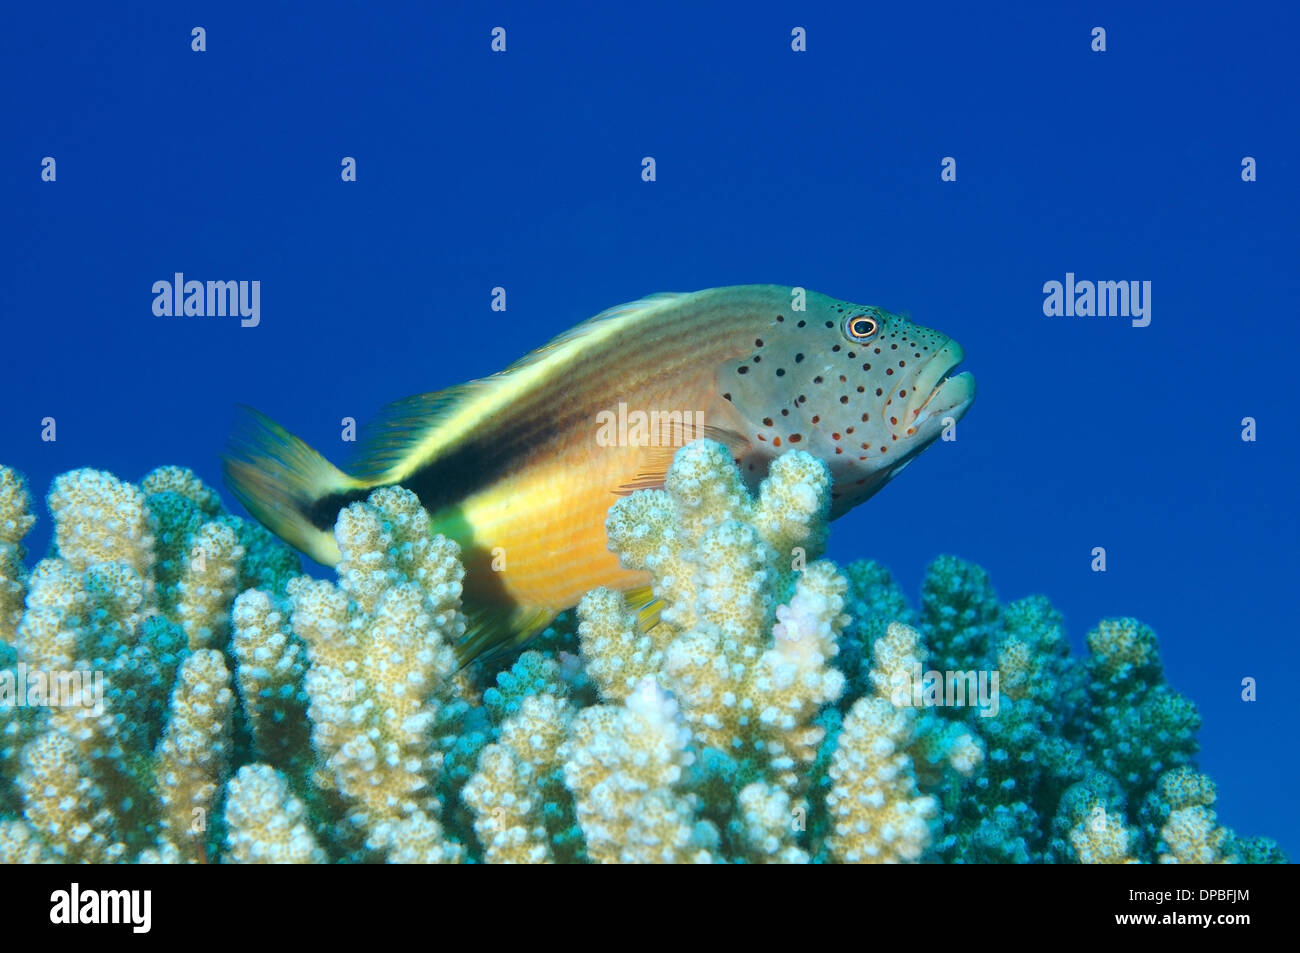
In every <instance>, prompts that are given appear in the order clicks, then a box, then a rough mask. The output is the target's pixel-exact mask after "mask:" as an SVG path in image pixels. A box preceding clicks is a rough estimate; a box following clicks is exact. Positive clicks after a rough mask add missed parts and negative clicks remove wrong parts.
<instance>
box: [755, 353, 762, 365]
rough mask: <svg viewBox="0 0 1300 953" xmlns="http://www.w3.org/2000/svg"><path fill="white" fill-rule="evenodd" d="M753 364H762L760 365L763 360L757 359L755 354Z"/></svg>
mask: <svg viewBox="0 0 1300 953" xmlns="http://www.w3.org/2000/svg"><path fill="white" fill-rule="evenodd" d="M754 363H755V364H762V363H763V359H762V358H761V357H759V356H758V355H757V354H755V355H754Z"/></svg>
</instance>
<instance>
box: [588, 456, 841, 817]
mask: <svg viewBox="0 0 1300 953" xmlns="http://www.w3.org/2000/svg"><path fill="white" fill-rule="evenodd" d="M829 494H830V478H829V474H828V473H827V471H826V468H825V467H824V466H823V465H822V464H821V463H820V462H819V461H817V460H816V459H815V458H813V457H810V456H808V455H807V454H803V453H793V454H787V455H786V456H783V457H780V458H778V459H777V460H776V461H775V462H774V463H773V465H772V468H771V471H770V473H769V475H768V478H767V479H766V480H764V481H763V484H762V486H761V488H760V490H759V495H758V498H757V499H756V500H755V499H752V498H751V497H750V496H749V494H748V493H747V492H746V490H745V488H744V486H743V484H742V483H741V480H740V476H739V474H738V472H737V471H736V469H735V467H734V466H733V465H732V462H731V458H730V456H729V455H728V453H727V452H726V450H725V449H724V448H723V447H722V446H721V445H719V444H716V443H713V442H711V441H697V442H696V443H693V444H690V445H688V446H687V447H684V448H683V449H682V450H680V451H679V452H678V454H677V457H676V460H675V461H674V463H673V465H672V467H671V468H670V469H669V471H668V474H667V477H666V481H665V485H664V490H663V491H642V492H639V493H634V494H632V495H631V496H628V497H625V498H624V499H622V500H620V501H619V502H617V503H616V504H615V505H614V506H613V507H611V508H610V513H609V518H608V520H607V521H606V529H607V530H608V532H609V539H610V548H611V549H612V550H613V551H615V552H616V553H618V554H619V557H620V559H621V560H622V562H623V565H624V566H626V567H627V568H629V569H638V570H646V571H648V572H649V573H650V575H651V577H652V579H653V590H654V593H655V596H656V597H657V599H658V600H659V601H660V603H661V608H660V616H661V618H660V620H659V623H658V624H657V625H650V626H646V625H645V624H644V620H640V619H635V618H633V617H632V616H631V614H629V613H627V612H626V611H625V610H624V609H623V608H622V606H621V604H620V602H619V600H618V599H617V598H616V597H614V596H612V595H611V594H609V593H601V592H599V591H598V592H595V593H592V594H590V595H589V596H588V597H587V598H586V599H584V600H583V603H582V604H581V605H580V606H579V610H578V617H579V620H580V624H579V635H580V637H581V640H582V654H583V658H584V660H585V661H586V663H587V668H588V671H589V672H590V673H591V675H592V677H593V679H594V680H595V681H596V683H597V686H598V687H599V688H600V689H601V691H602V694H603V695H604V697H605V698H607V699H609V700H618V699H621V698H623V697H625V696H626V694H627V692H628V691H629V689H630V686H631V685H632V684H634V683H635V682H636V681H637V680H638V679H641V678H644V677H646V676H651V675H652V676H654V677H655V678H657V679H658V680H659V682H660V684H661V685H662V686H663V687H664V688H665V689H666V690H668V691H669V692H671V693H672V694H673V695H674V696H675V697H676V699H677V701H678V704H679V705H680V707H681V712H682V716H683V718H684V720H685V722H686V724H687V726H688V727H689V728H690V730H691V732H692V735H693V737H694V738H695V740H696V742H697V743H698V744H699V745H701V746H704V747H713V748H718V749H720V750H723V751H726V752H727V753H728V754H729V755H730V756H732V757H734V758H739V759H742V760H746V759H747V760H752V761H754V762H755V763H757V764H760V765H762V767H763V769H764V770H765V771H766V773H767V774H768V775H769V776H770V778H771V780H772V781H774V782H775V783H777V784H779V785H781V786H782V787H784V788H786V789H787V790H788V791H789V792H790V793H791V795H792V796H794V797H796V798H798V797H800V796H801V792H800V790H799V789H800V787H801V786H802V778H801V774H800V769H801V768H803V767H806V766H807V765H808V764H810V763H811V762H812V760H813V758H814V757H815V755H816V751H817V746H818V745H819V744H820V743H821V741H822V738H823V732H822V729H821V728H820V727H819V726H818V725H817V724H816V721H815V719H816V715H817V713H818V711H819V709H820V708H821V706H823V705H825V704H826V703H828V702H833V701H835V700H837V699H838V698H839V697H840V695H841V694H842V693H843V691H844V684H845V678H844V675H843V673H842V672H840V671H839V670H838V669H837V668H835V667H834V666H833V665H832V664H831V660H832V659H833V658H834V656H835V654H836V653H837V651H838V645H837V642H838V638H839V633H840V631H841V630H842V629H843V627H844V625H845V623H846V622H847V621H848V617H847V616H845V615H843V613H842V611H841V610H842V608H843V605H844V591H845V586H846V584H845V581H844V579H843V577H842V576H840V574H839V573H838V572H837V571H836V569H835V567H834V566H833V565H832V564H831V563H828V562H809V560H810V559H811V558H813V557H815V556H817V555H819V554H820V552H821V549H822V546H823V545H824V543H825V520H826V514H827V512H828V511H829V507H830V495H829Z"/></svg>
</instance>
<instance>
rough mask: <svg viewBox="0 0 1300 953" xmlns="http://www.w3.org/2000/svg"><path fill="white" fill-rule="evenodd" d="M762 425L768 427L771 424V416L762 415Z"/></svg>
mask: <svg viewBox="0 0 1300 953" xmlns="http://www.w3.org/2000/svg"><path fill="white" fill-rule="evenodd" d="M763 426H764V427H770V426H772V418H771V417H764V418H763Z"/></svg>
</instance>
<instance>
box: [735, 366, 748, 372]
mask: <svg viewBox="0 0 1300 953" xmlns="http://www.w3.org/2000/svg"><path fill="white" fill-rule="evenodd" d="M736 373H737V374H748V373H749V368H748V367H746V366H745V365H744V364H741V365H740V366H739V367H738V368H736Z"/></svg>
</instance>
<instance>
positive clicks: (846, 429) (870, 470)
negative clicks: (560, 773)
mask: <svg viewBox="0 0 1300 953" xmlns="http://www.w3.org/2000/svg"><path fill="white" fill-rule="evenodd" d="M787 301H788V299H787ZM806 304H807V308H806V310H805V311H802V312H801V311H793V312H792V311H789V310H782V311H780V312H779V313H777V314H774V315H771V316H770V318H767V319H766V320H763V321H761V322H758V323H757V325H756V326H757V328H758V330H757V333H756V334H755V336H754V340H753V341H752V342H746V343H747V345H748V344H752V348H747V351H748V353H747V354H746V355H745V356H743V357H741V358H739V359H736V360H732V361H729V362H727V363H726V364H725V365H724V366H723V367H721V368H720V369H719V373H718V386H719V392H720V394H721V395H722V396H723V397H724V398H725V399H726V400H727V401H728V403H729V404H730V406H731V407H732V408H734V412H735V415H736V416H737V417H738V419H739V424H733V426H737V427H738V428H739V429H741V430H743V432H744V436H745V437H746V438H747V439H748V441H749V445H750V447H751V448H752V451H751V453H750V454H749V455H748V458H747V459H744V460H742V461H741V469H742V471H744V472H745V474H746V476H747V478H748V479H749V480H750V482H751V484H752V483H754V482H756V480H757V479H761V477H762V475H763V474H765V473H766V470H767V465H768V464H770V462H771V460H772V459H774V458H775V457H776V456H779V455H780V454H782V453H786V452H789V451H791V450H804V451H806V452H808V453H811V454H813V455H814V456H816V457H818V458H820V459H821V460H822V461H823V462H824V463H826V465H827V467H828V468H829V469H830V472H831V477H832V479H833V482H834V485H833V489H832V504H831V515H832V517H836V516H840V515H843V514H844V513H846V512H848V511H849V510H850V509H852V508H853V507H854V506H856V505H857V504H859V503H861V502H862V501H864V500H866V499H867V498H868V497H870V496H871V495H872V494H874V493H875V492H877V491H878V490H879V489H880V488H881V487H882V486H884V485H885V484H886V483H887V482H889V480H891V479H892V478H893V477H894V476H895V475H896V474H897V473H899V472H900V471H901V470H902V469H903V468H904V467H905V466H907V465H908V464H909V463H910V462H911V461H912V460H914V459H916V457H917V455H918V454H920V453H921V451H923V450H924V449H925V448H926V447H928V446H929V445H930V444H931V443H933V442H934V441H935V440H936V439H937V438H938V437H939V436H940V435H941V434H942V433H943V432H944V430H945V428H947V427H949V426H950V425H951V424H953V423H955V422H956V421H958V420H960V419H961V418H962V416H963V415H964V414H965V413H966V411H967V410H969V409H970V406H971V404H972V403H973V402H974V400H975V378H974V377H973V376H972V375H971V374H970V373H969V372H963V373H954V372H955V369H956V367H957V365H958V364H960V363H961V361H962V359H963V356H964V355H963V352H962V349H961V345H959V344H958V343H957V342H956V341H954V340H953V339H952V338H950V337H948V336H947V335H946V334H943V333H942V332H939V331H934V330H932V329H930V328H926V327H922V326H920V325H918V324H914V323H913V322H912V321H910V320H909V319H908V318H906V317H904V316H903V315H899V314H894V313H892V312H889V311H886V310H884V309H883V308H879V307H874V306H870V305H857V304H852V303H850V302H846V301H839V300H836V299H833V298H829V297H826V296H824V295H818V294H814V293H812V292H809V293H808V294H807V299H806ZM733 419H734V418H733Z"/></svg>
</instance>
